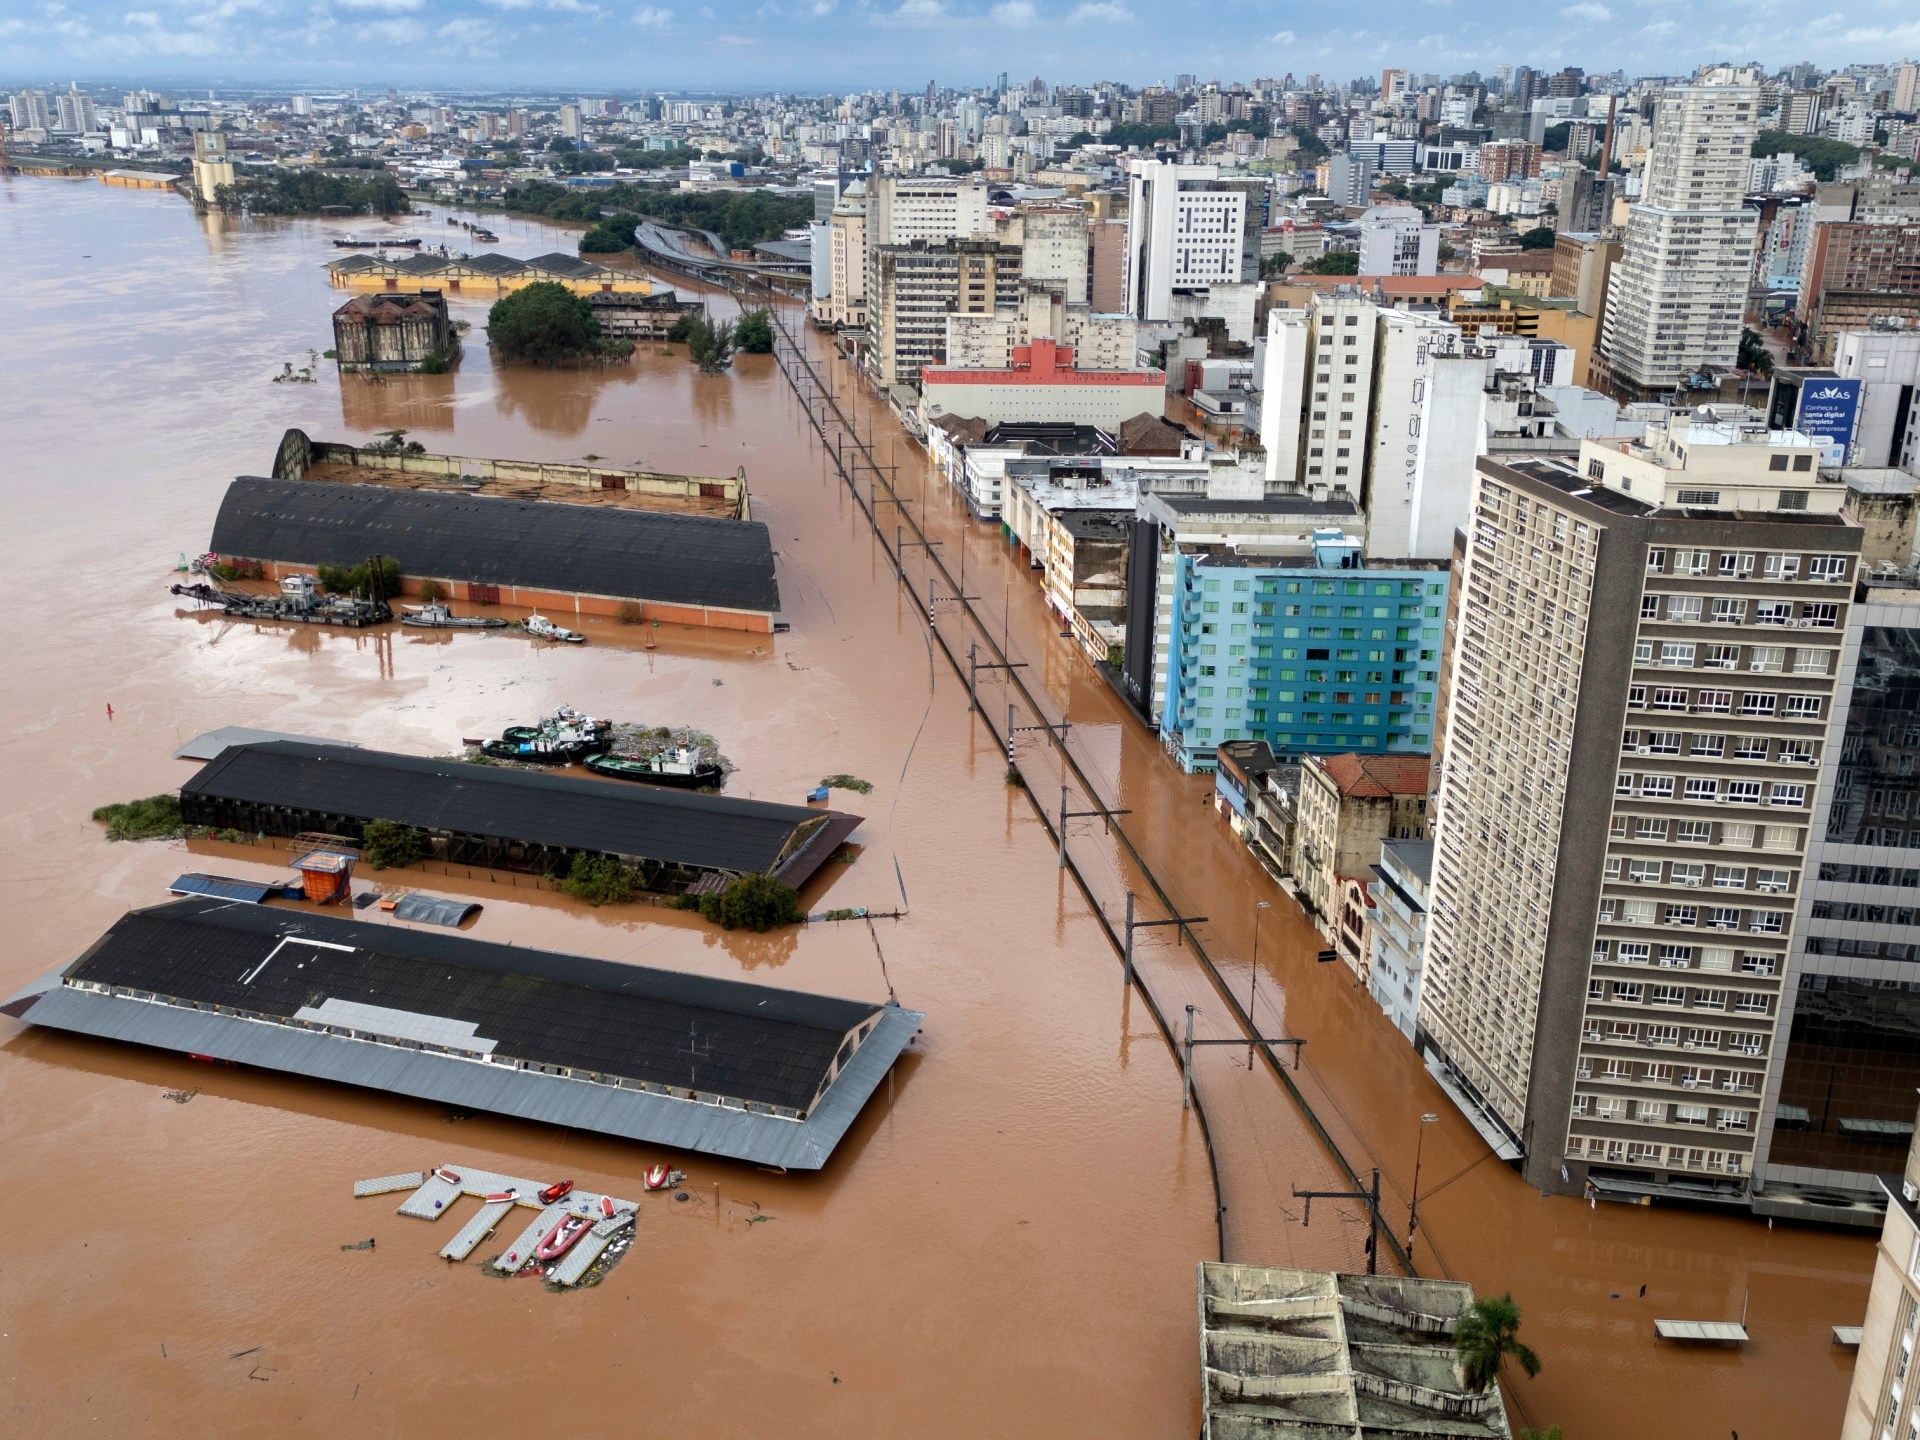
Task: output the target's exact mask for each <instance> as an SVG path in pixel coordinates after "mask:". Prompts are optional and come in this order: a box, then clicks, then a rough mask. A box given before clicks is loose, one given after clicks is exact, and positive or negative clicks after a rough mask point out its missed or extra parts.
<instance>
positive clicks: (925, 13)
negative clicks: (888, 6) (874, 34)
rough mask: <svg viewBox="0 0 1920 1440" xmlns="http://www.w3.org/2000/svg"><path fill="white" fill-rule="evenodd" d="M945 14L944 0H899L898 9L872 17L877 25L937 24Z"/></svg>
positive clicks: (943, 18)
mask: <svg viewBox="0 0 1920 1440" xmlns="http://www.w3.org/2000/svg"><path fill="white" fill-rule="evenodd" d="M946 16H947V4H946V0H901V3H900V8H899V9H897V10H888V11H885V12H883V13H881V14H879V15H876V16H874V17H873V18H874V23H875V24H878V25H938V24H939V23H940V22H941V21H943V20H945V19H946Z"/></svg>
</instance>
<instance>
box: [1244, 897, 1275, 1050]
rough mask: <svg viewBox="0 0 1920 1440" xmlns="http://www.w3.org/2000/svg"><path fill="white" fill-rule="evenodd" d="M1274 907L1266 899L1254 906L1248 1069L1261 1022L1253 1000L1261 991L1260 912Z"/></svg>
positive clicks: (1248, 989) (1248, 1022) (1248, 1005)
mask: <svg viewBox="0 0 1920 1440" xmlns="http://www.w3.org/2000/svg"><path fill="white" fill-rule="evenodd" d="M1272 908H1273V907H1272V906H1271V905H1269V904H1268V903H1267V902H1266V901H1264V900H1260V901H1257V902H1255V904H1254V907H1253V983H1252V984H1251V985H1249V986H1248V987H1247V1070H1248V1071H1249V1072H1251V1071H1252V1070H1253V1042H1254V1040H1255V1039H1256V1038H1258V1036H1259V1034H1260V1022H1259V1021H1258V1020H1256V1019H1255V1018H1254V1014H1253V1002H1254V999H1255V997H1256V996H1258V995H1259V993H1260V913H1261V911H1263V910H1271V909H1272Z"/></svg>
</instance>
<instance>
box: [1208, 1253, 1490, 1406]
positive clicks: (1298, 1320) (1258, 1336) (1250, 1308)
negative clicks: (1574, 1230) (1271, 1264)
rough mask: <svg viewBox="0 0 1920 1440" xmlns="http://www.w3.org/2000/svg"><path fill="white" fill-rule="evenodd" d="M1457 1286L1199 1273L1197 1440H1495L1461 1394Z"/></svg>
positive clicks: (1275, 1273)
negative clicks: (1199, 1415) (1199, 1413)
mask: <svg viewBox="0 0 1920 1440" xmlns="http://www.w3.org/2000/svg"><path fill="white" fill-rule="evenodd" d="M1472 1305H1473V1287H1472V1286H1470V1285H1468V1284H1466V1283H1465V1282H1464V1281H1459V1280H1421V1279H1416V1278H1411V1277H1402V1276H1398V1275H1343V1274H1334V1273H1331V1272H1328V1271H1324V1270H1268V1269H1262V1268H1261V1267H1259V1266H1255V1265H1228V1264H1223V1263H1217V1262H1215V1261H1211V1260H1205V1261H1202V1262H1201V1264H1200V1376H1201V1405H1202V1408H1203V1424H1202V1428H1201V1432H1200V1434H1201V1440H1333V1437H1336V1436H1337V1437H1339V1440H1442V1437H1444V1440H1475V1437H1485V1440H1505V1437H1507V1436H1510V1435H1511V1434H1512V1433H1513V1432H1512V1431H1511V1430H1510V1429H1509V1428H1508V1427H1507V1412H1506V1407H1505V1406H1504V1405H1503V1404H1502V1403H1501V1399H1500V1389H1499V1386H1497V1385H1495V1386H1494V1387H1493V1388H1491V1389H1488V1390H1484V1391H1472V1390H1468V1389H1466V1387H1465V1386H1464V1385H1463V1384H1462V1383H1461V1380H1460V1375H1459V1372H1458V1370H1457V1369H1456V1367H1455V1364H1454V1347H1453V1334H1454V1329H1455V1327H1456V1326H1457V1325H1458V1324H1459V1322H1460V1318H1461V1316H1463V1315H1465V1314H1466V1313H1467V1311H1468V1310H1469V1309H1470V1308H1471V1307H1472Z"/></svg>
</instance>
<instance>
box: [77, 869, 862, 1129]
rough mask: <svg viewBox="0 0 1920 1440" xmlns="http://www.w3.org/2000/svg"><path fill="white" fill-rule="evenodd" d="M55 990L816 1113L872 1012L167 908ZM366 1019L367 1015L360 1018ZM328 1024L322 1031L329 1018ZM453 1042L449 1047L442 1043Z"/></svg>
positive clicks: (525, 953) (244, 910)
mask: <svg viewBox="0 0 1920 1440" xmlns="http://www.w3.org/2000/svg"><path fill="white" fill-rule="evenodd" d="M65 975H66V978H67V979H69V980H73V981H85V982H87V983H89V984H92V985H105V986H112V987H114V988H116V989H124V990H134V991H139V992H143V993H150V994H152V995H155V996H160V997H164V998H170V999H172V1000H176V1001H179V1002H181V1003H183V1004H186V1005H190V1006H196V1005H197V1006H200V1007H202V1008H206V1009H228V1010H239V1011H247V1012H252V1013H254V1014H256V1015H263V1016H267V1017H271V1018H277V1019H280V1020H287V1019H294V1018H304V1019H314V1018H324V1017H316V1013H315V1012H316V1011H321V1010H324V1009H325V1007H328V1006H330V1005H332V1006H338V1005H347V1006H351V1007H356V1008H357V1009H361V1010H367V1009H368V1008H369V1007H371V1009H372V1010H377V1011H379V1012H382V1013H387V1014H391V1015H396V1016H399V1015H404V1016H407V1017H410V1018H409V1019H408V1021H407V1022H406V1024H407V1027H408V1028H402V1029H393V1030H382V1029H381V1028H380V1026H379V1025H378V1024H376V1023H375V1022H373V1021H371V1020H368V1021H367V1022H365V1023H364V1024H363V1023H361V1022H357V1021H355V1022H348V1023H349V1024H350V1025H351V1028H353V1029H355V1030H368V1031H372V1032H373V1033H374V1034H375V1035H386V1036H397V1037H400V1038H403V1039H411V1040H420V1039H423V1038H426V1036H425V1034H424V1032H423V1030H422V1029H421V1026H422V1025H424V1024H426V1023H427V1022H428V1021H429V1020H431V1021H433V1022H434V1023H441V1022H444V1023H445V1024H447V1025H449V1026H451V1027H453V1029H455V1030H458V1031H459V1033H461V1034H464V1035H473V1036H477V1037H478V1038H479V1039H482V1040H485V1041H488V1042H491V1045H490V1046H488V1047H482V1046H479V1045H474V1046H472V1047H466V1048H474V1049H480V1048H496V1049H497V1050H498V1052H499V1054H500V1055H502V1056H507V1057H511V1058H512V1059H513V1060H515V1061H521V1062H526V1063H528V1064H530V1065H531V1066H533V1067H534V1068H536V1069H538V1068H540V1067H564V1068H567V1069H571V1070H580V1071H590V1072H592V1073H594V1074H596V1075H605V1076H610V1077H618V1078H622V1079H627V1080H634V1081H642V1082H645V1083H647V1084H651V1085H666V1086H672V1087H674V1088H676V1089H686V1090H697V1091H700V1092H702V1093H704V1094H713V1095H725V1096H731V1097H733V1098H735V1099H739V1100H750V1101H757V1102H759V1103H761V1104H766V1105H778V1106H783V1107H785V1108H787V1109H792V1110H804V1109H806V1108H808V1106H810V1105H811V1104H812V1102H813V1098H814V1096H815V1095H816V1094H818V1093H819V1091H820V1090H821V1087H822V1086H823V1085H824V1083H825V1082H826V1079H827V1076H828V1075H829V1073H831V1067H832V1065H833V1063H834V1060H835V1057H836V1055H837V1054H838V1053H839V1052H840V1051H841V1050H842V1048H843V1046H844V1044H845V1042H846V1041H847V1038H848V1037H849V1036H850V1035H852V1034H854V1032H856V1031H857V1030H858V1029H859V1028H860V1027H862V1026H864V1025H867V1024H869V1023H871V1022H872V1021H873V1019H874V1018H875V1016H876V1015H877V1013H878V1011H879V1009H880V1007H879V1005H878V1004H876V1003H874V1002H871V1001H861V1000H843V999H839V998H836V997H834V996H830V995H809V994H805V993H803V992H799V991H793V990H779V989H774V988H771V987H768V986H764V985H753V984H749V983H746V982H744V981H739V980H723V979H717V978H714V977H710V976H703V975H689V974H685V973H683V972H680V971H675V970H658V969H653V968H650V967H647V966H639V965H622V964H617V963H614V962H612V961H605V960H592V959H588V958H587V957H585V956H579V955H566V954H562V953H559V952H557V951H547V950H533V949H524V948H522V947H520V946H515V945H497V944H492V943H490V942H486V941H478V940H472V939H468V938H465V937H457V936H450V935H436V934H433V933H431V932H422V931H416V930H410V929H404V928H401V927H397V926H388V925H373V924H368V923H366V922H364V921H359V920H345V919H335V918H334V917H331V916H313V915H309V914H306V913H303V912H290V911H282V910H271V909H265V908H261V907H257V906H252V905H233V904H224V903H221V902H218V901H215V900H211V899H192V900H181V901H176V902H174V903H171V904H167V905H156V906H151V907H148V908H147V909H144V910H135V911H132V912H130V913H128V914H126V915H123V916H122V917H121V918H120V919H119V920H118V921H116V922H115V924H114V925H113V927H112V928H111V929H109V930H108V931H107V933H106V934H105V935H103V936H101V937H100V939H99V940H97V941H96V942H95V943H94V944H93V945H92V946H91V947H89V948H88V950H87V952H86V953H85V954H84V955H82V956H81V957H80V959H78V960H76V961H75V962H74V963H73V964H72V965H70V966H68V967H67V970H66V972H65ZM369 1013H371V1012H369ZM327 1023H335V1022H331V1021H329V1022H327ZM445 1043H447V1044H452V1043H453V1042H452V1041H451V1040H449V1041H446V1042H445Z"/></svg>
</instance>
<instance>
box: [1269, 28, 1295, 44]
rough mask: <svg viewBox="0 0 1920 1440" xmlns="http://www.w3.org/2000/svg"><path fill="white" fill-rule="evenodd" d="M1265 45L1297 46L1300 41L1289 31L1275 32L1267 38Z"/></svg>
mask: <svg viewBox="0 0 1920 1440" xmlns="http://www.w3.org/2000/svg"><path fill="white" fill-rule="evenodd" d="M1267 43H1268V44H1269V45H1297V44H1299V43H1300V41H1299V37H1298V36H1296V35H1295V34H1294V33H1293V32H1292V31H1291V30H1276V31H1274V32H1273V34H1271V35H1269V36H1268V37H1267Z"/></svg>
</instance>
